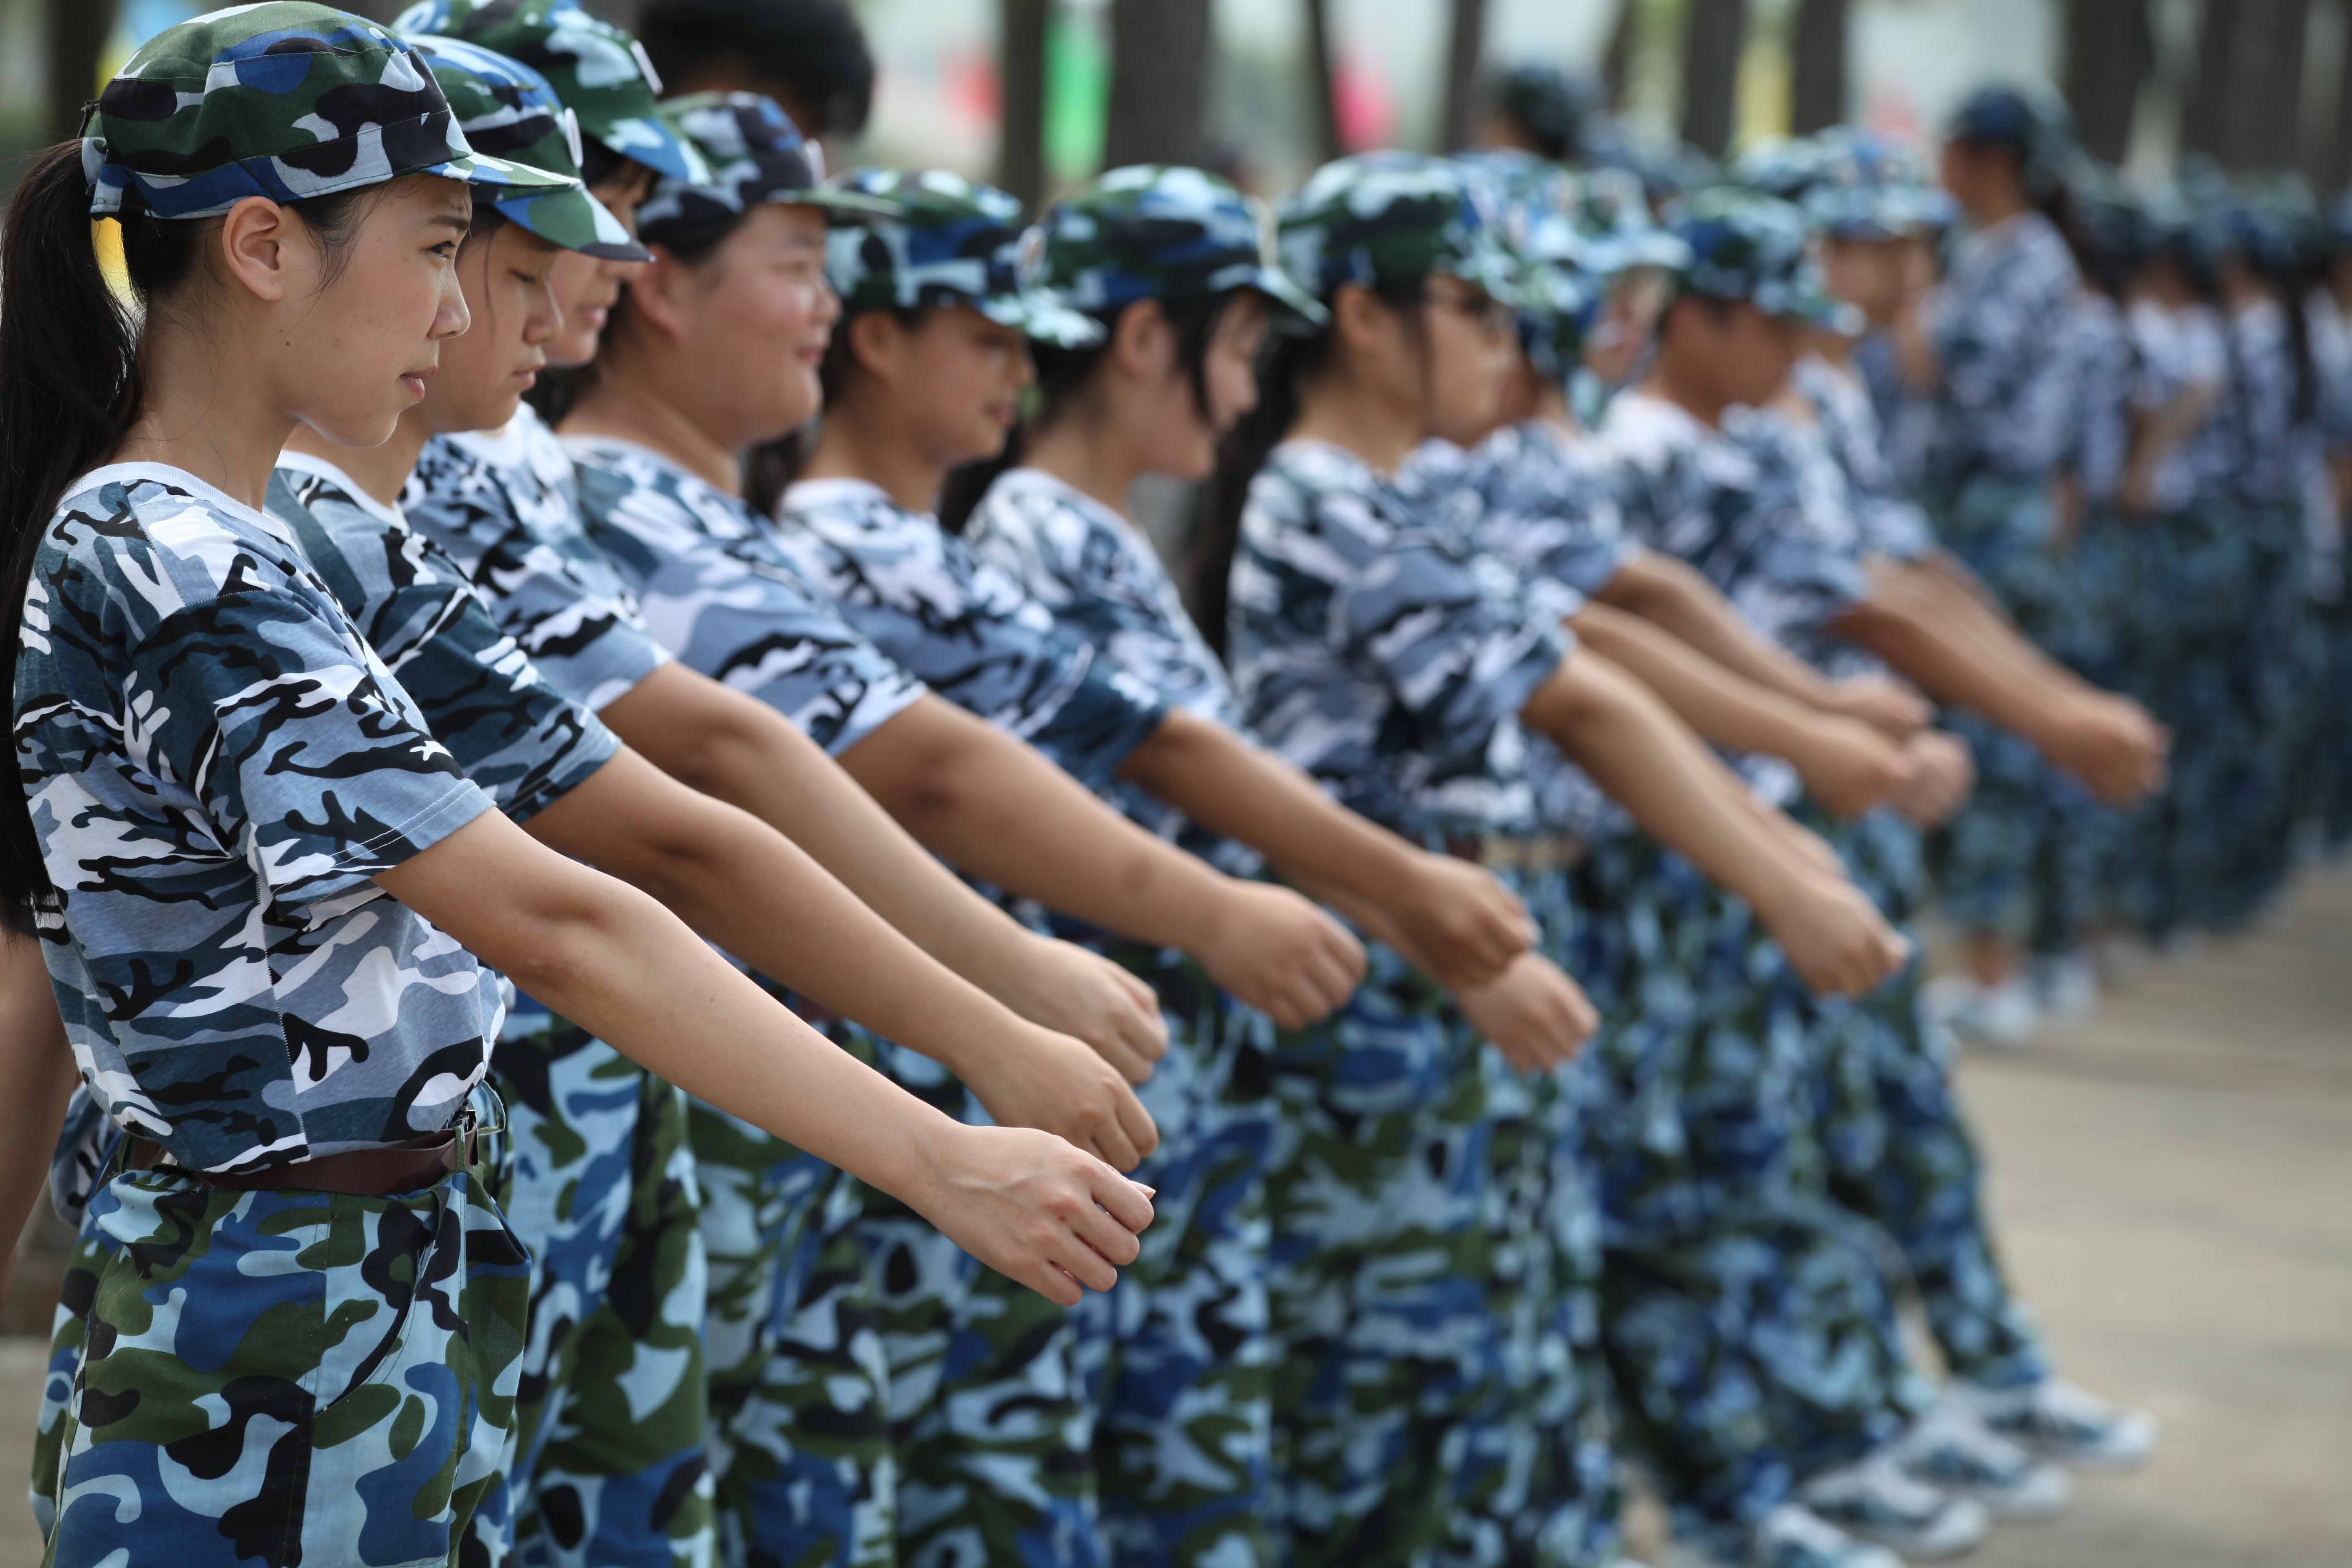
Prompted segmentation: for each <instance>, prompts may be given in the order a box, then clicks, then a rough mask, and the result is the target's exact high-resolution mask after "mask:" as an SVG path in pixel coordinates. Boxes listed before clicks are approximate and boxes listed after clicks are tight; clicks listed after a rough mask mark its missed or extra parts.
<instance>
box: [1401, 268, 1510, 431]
mask: <svg viewBox="0 0 2352 1568" xmlns="http://www.w3.org/2000/svg"><path fill="white" fill-rule="evenodd" d="M1422 300H1423V310H1422V314H1423V319H1424V321H1426V323H1427V331H1426V333H1425V335H1424V342H1425V343H1426V345H1427V348H1428V353H1429V360H1428V365H1427V386H1428V398H1429V405H1428V425H1429V427H1428V429H1427V431H1426V432H1425V433H1426V434H1428V435H1431V436H1435V437H1440V438H1441V439H1444V440H1447V441H1452V442H1454V443H1456V444H1457V445H1460V446H1465V447H1468V446H1475V445H1476V444H1477V443H1478V442H1480V441H1483V440H1485V439H1486V436H1487V434H1488V433H1489V432H1490V431H1492V430H1493V429H1494V427H1495V421H1496V414H1497V412H1498V411H1499V409H1500V408H1501V405H1502V396H1503V377H1504V376H1505V374H1507V372H1508V371H1509V369H1510V364H1511V361H1512V359H1513V358H1514V357H1515V355H1516V353H1517V346H1518V345H1517V342H1516V340H1515V338H1514V336H1513V333H1514V330H1515V327H1516V322H1515V321H1514V319H1513V317H1512V314H1511V308H1510V307H1509V306H1507V305H1505V304H1502V303H1500V302H1499V301H1497V300H1496V299H1495V298H1494V297H1493V296H1492V295H1490V294H1488V293H1487V292H1486V290H1485V289H1480V288H1478V287H1477V286H1475V284H1471V283H1467V282H1465V281H1464V280H1463V279H1459V278H1456V277H1454V276H1453V275H1452V274H1451V273H1444V272H1440V273H1436V274H1433V276H1432V277H1431V278H1430V279H1429V282H1428V284H1427V286H1426V289H1425V290H1424V292H1423V296H1422Z"/></svg>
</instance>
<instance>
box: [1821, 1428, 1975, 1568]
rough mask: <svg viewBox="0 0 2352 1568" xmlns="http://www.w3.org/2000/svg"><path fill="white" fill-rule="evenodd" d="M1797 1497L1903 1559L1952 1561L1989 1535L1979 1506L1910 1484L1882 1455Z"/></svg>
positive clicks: (1917, 1483)
mask: <svg viewBox="0 0 2352 1568" xmlns="http://www.w3.org/2000/svg"><path fill="white" fill-rule="evenodd" d="M1797 1496H1798V1498H1799V1499H1800V1500H1801V1501H1802V1502H1803V1503H1804V1505H1805V1507H1806V1508H1808V1509H1810V1510H1812V1512H1813V1513H1814V1514H1816V1515H1818V1516H1819V1517H1820V1518H1822V1519H1823V1520H1826V1521H1828V1522H1829V1523H1831V1524H1832V1525H1835V1526H1836V1527H1837V1528H1838V1529H1840V1530H1842V1531H1845V1532H1846V1533H1847V1534H1849V1535H1858V1536H1861V1537H1862V1538H1863V1539H1864V1540H1865V1541H1875V1542H1879V1543H1880V1544H1882V1545H1885V1546H1889V1547H1892V1548H1893V1549H1894V1550H1895V1551H1896V1552H1901V1553H1902V1554H1903V1555H1904V1556H1906V1557H1926V1558H1937V1557H1957V1556H1958V1555H1959V1554H1960V1553H1961V1552H1972V1551H1974V1550H1976V1548H1977V1547H1979V1546H1980V1545H1982V1544H1983V1543H1984V1538H1985V1536H1986V1534H1987V1533H1988V1532H1989V1531H1990V1530H1991V1529H1992V1520H1991V1518H1990V1516H1989V1515H1988V1514H1987V1513H1986V1512H1985V1509H1984V1505H1983V1504H1982V1503H1979V1502H1976V1501H1973V1500H1970V1499H1968V1498H1963V1497H1954V1496H1952V1495H1951V1494H1950V1493H1948V1492H1946V1491H1942V1490H1940V1489H1937V1488H1935V1487H1931V1486H1928V1485H1927V1484H1926V1483H1924V1482H1921V1481H1915V1480H1913V1479H1911V1478H1910V1477H1909V1476H1906V1475H1905V1474H1904V1473H1903V1471H1902V1470H1901V1469H1900V1468H1897V1467H1896V1466H1895V1463H1894V1462H1893V1460H1891V1459H1890V1458H1887V1457H1886V1454H1885V1451H1884V1450H1881V1451H1880V1452H1878V1453H1876V1454H1873V1455H1871V1456H1869V1457H1868V1458H1864V1459H1862V1460H1860V1461H1858V1462H1857V1463H1854V1464H1851V1465H1848V1466H1846V1467H1844V1468H1843V1469H1836V1470H1831V1471H1829V1472H1828V1473H1827V1474H1824V1475H1819V1476H1815V1477H1814V1478H1813V1479H1811V1480H1809V1481H1807V1482H1806V1483H1805V1484H1804V1485H1803V1486H1801V1487H1800V1488H1799V1489H1797Z"/></svg>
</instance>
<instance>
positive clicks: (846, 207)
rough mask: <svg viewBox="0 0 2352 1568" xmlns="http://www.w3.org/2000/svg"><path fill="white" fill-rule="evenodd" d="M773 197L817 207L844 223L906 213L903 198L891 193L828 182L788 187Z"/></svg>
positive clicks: (800, 205)
mask: <svg viewBox="0 0 2352 1568" xmlns="http://www.w3.org/2000/svg"><path fill="white" fill-rule="evenodd" d="M770 199H771V200H772V201H774V202H776V203H777V204H779V205H784V206H795V207H815V208H816V209H818V210H819V211H820V212H823V213H824V215H825V216H827V217H836V218H839V219H841V220H842V221H843V222H845V223H856V222H862V221H864V220H865V219H867V218H897V217H904V216H907V204H906V203H904V202H901V201H894V200H892V199H891V198H890V197H888V196H869V195H866V194H865V193H864V192H863V191H837V190H835V189H833V188H832V187H831V186H828V185H811V186H809V187H808V188H807V189H805V190H799V191H785V192H782V193H781V194H779V195H775V196H773V197H771V198H770Z"/></svg>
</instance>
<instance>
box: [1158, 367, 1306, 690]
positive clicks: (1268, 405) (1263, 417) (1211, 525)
mask: <svg viewBox="0 0 2352 1568" xmlns="http://www.w3.org/2000/svg"><path fill="white" fill-rule="evenodd" d="M1330 353H1331V334H1330V332H1329V331H1328V330H1326V331H1319V332H1317V333H1315V334H1314V335H1313V336H1311V337H1309V336H1298V337H1285V336H1279V335H1277V336H1276V337H1273V338H1270V339H1268V340H1267V342H1266V350H1265V359H1264V360H1263V361H1262V362H1261V363H1260V364H1259V365H1258V373H1257V406H1256V407H1255V408H1253V409H1251V410H1250V411H1249V412H1248V413H1247V414H1245V415H1244V416H1242V417H1241V418H1240V419H1239V420H1238V421H1236V422H1235V423H1234V427H1233V429H1232V430H1230V431H1228V432H1227V433H1226V436H1225V438H1224V440H1223V442H1221V443H1220V444H1219V446H1218V448H1217V471H1216V472H1215V473H1214V474H1213V475H1212V476H1211V477H1210V479H1209V482H1208V484H1207V485H1206V486H1204V487H1203V488H1202V493H1201V500H1200V506H1201V515H1200V516H1199V517H1198V518H1197V519H1196V520H1195V521H1194V526H1193V529H1192V549H1191V550H1189V551H1187V552H1185V553H1186V560H1185V568H1186V570H1185V576H1186V578H1187V580H1188V581H1189V583H1190V585H1191V588H1192V592H1191V593H1190V594H1188V595H1186V598H1187V600H1188V601H1189V603H1190V605H1191V607H1192V619H1193V622H1194V623H1195V624H1196V625H1198V626H1200V628H1201V636H1202V637H1204V638H1206V639H1207V641H1208V644H1209V646H1210V647H1213V648H1215V649H1216V650H1217V653H1218V655H1219V657H1221V658H1223V657H1226V656H1227V655H1228V653H1229V649H1228V648H1227V647H1226V629H1227V628H1226V620H1227V615H1228V611H1229V610H1230V608H1231V604H1232V580H1233V572H1234V552H1235V551H1237V550H1238V549H1239V548H1240V545H1241V536H1242V509H1243V508H1244V507H1245V506H1247V505H1248V504H1249V492H1250V484H1251V482H1252V481H1253V480H1255V479H1256V478H1257V471H1258V470H1259V469H1260V468H1264V467H1265V459H1266V457H1267V455H1268V454H1270V453H1271V452H1272V451H1273V450H1274V449H1275V447H1277V446H1280V445H1281V444H1282V439H1283V437H1286V436H1287V435H1289V434H1290V427H1291V426H1293V425H1296V424H1297V423H1298V387H1299V384H1300V383H1301V382H1302V381H1304V380H1305V379H1306V378H1307V376H1309V375H1311V374H1314V373H1315V372H1317V371H1318V370H1320V369H1321V368H1322V366H1323V364H1324V363H1325V361H1327V360H1328V358H1329V357H1330Z"/></svg>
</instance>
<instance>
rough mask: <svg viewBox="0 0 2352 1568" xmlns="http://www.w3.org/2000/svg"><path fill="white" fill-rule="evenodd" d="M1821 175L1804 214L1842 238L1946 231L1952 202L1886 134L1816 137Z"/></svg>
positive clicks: (1846, 130)
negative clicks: (1942, 229)
mask: <svg viewBox="0 0 2352 1568" xmlns="http://www.w3.org/2000/svg"><path fill="white" fill-rule="evenodd" d="M1815 142H1816V144H1817V145H1818V146H1819V148H1820V149H1821V163H1820V170H1819V177H1818V178H1817V179H1816V180H1815V181H1814V182H1813V184H1812V186H1811V189H1810V190H1808V191H1807V192H1806V193H1805V195H1804V207H1805V211H1806V212H1807V213H1808V214H1809V215H1811V217H1812V218H1813V220H1814V221H1815V222H1816V223H1818V224H1820V225H1821V226H1822V227H1823V228H1824V229H1826V230H1828V231H1829V232H1830V233H1832V234H1833V235H1836V236H1838V237H1841V238H1844V239H1895V238H1899V237H1903V236H1905V235H1908V234H1914V233H1916V232H1919V231H1921V230H1934V229H1941V228H1946V227H1948V226H1950V225H1951V222H1952V220H1953V218H1954V216H1956V215H1957V213H1958V208H1956V207H1955V206H1954V205H1953V204H1952V198H1951V197H1950V196H1949V195H1946V194H1945V193H1944V192H1943V191H1942V190H1940V189H1938V188H1937V186H1935V185H1933V184H1929V183H1928V180H1927V171H1926V170H1925V169H1924V168H1923V167H1921V165H1920V163H1919V160H1918V158H1917V157H1916V156H1915V155H1914V154H1913V153H1911V152H1910V151H1909V150H1908V149H1906V148H1904V147H1902V146H1900V145H1898V144H1897V143H1895V142H1890V141H1888V140H1887V139H1886V138H1885V137H1884V136H1876V135H1873V134H1872V133H1870V132H1866V131H1856V130H1853V129H1851V128H1848V127H1841V128H1839V129H1837V130H1834V131H1826V132H1822V134H1821V135H1820V136H1819V137H1817V138H1815Z"/></svg>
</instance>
